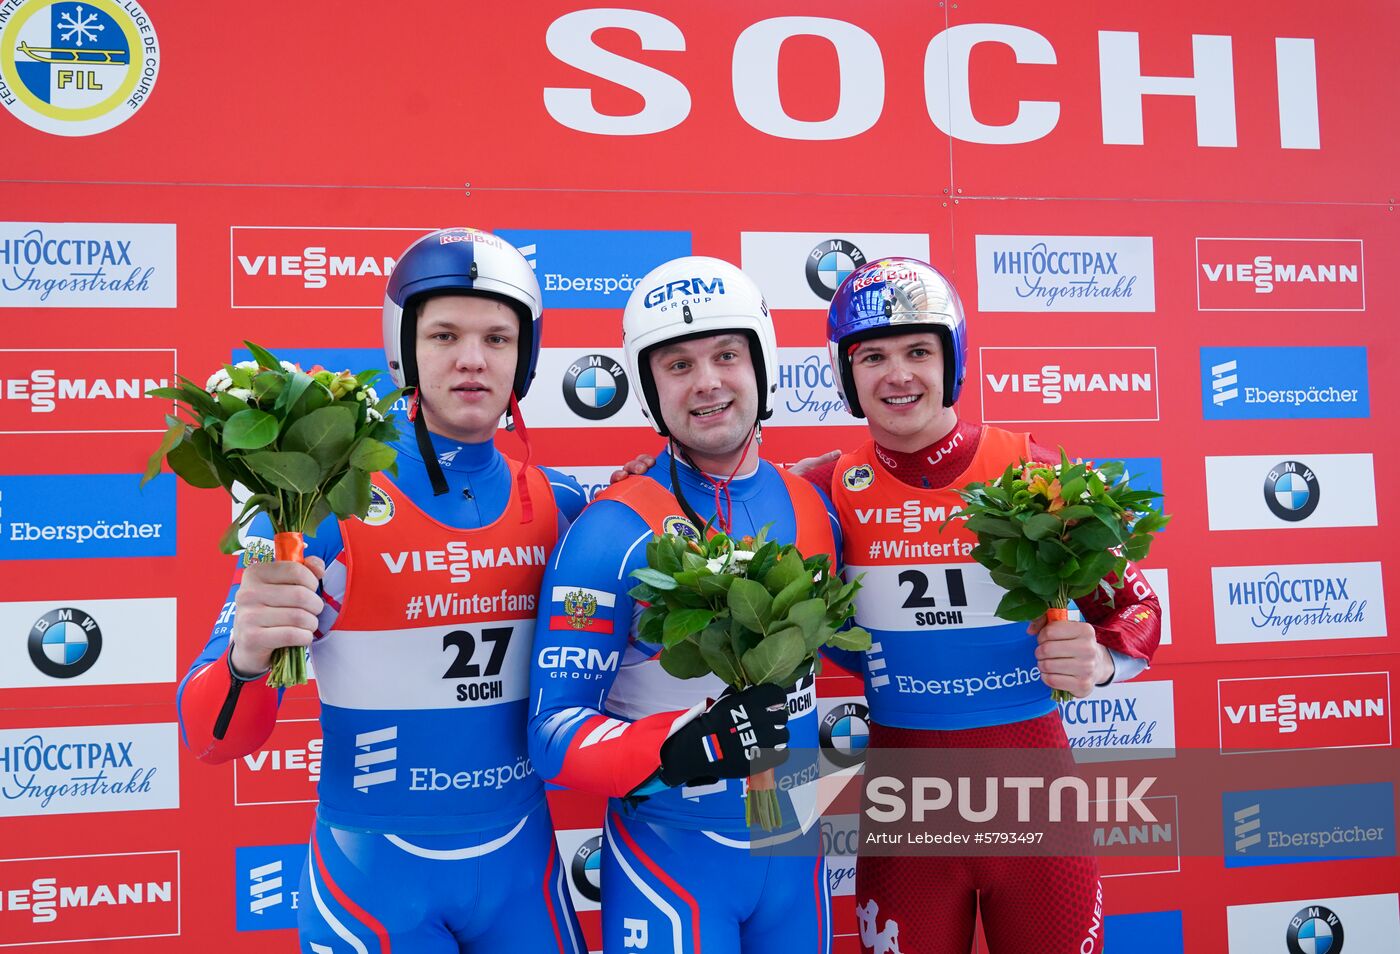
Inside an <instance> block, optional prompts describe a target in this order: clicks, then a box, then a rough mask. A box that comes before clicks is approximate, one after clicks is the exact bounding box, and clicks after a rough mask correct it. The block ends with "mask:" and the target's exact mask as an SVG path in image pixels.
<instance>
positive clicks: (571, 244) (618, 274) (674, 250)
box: [495, 229, 690, 311]
mask: <svg viewBox="0 0 1400 954" xmlns="http://www.w3.org/2000/svg"><path fill="white" fill-rule="evenodd" d="M495 234H496V235H497V236H499V237H500V238H502V239H504V240H505V241H507V242H509V243H510V244H512V245H514V246H515V247H516V248H518V249H519V250H520V253H521V254H522V255H524V256H525V260H526V261H528V262H529V263H530V267H531V268H533V269H534V270H535V280H536V281H538V282H539V284H540V296H541V298H543V300H544V307H545V308H616V309H618V310H619V311H620V310H621V309H622V307H623V306H624V305H626V304H627V296H628V295H630V294H631V293H632V290H633V289H634V288H636V287H637V283H638V282H640V281H641V280H642V278H643V277H644V276H645V275H646V273H647V272H649V271H651V270H652V269H653V268H655V267H656V266H658V265H660V264H662V263H663V262H668V261H670V260H671V259H673V258H681V257H683V256H685V255H689V254H690V233H689V232H640V231H624V230H609V231H594V230H591V229H497V230H496V232H495Z"/></svg>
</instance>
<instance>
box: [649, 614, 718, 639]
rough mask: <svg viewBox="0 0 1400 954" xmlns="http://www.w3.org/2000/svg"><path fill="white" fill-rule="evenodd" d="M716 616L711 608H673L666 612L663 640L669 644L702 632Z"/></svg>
mask: <svg viewBox="0 0 1400 954" xmlns="http://www.w3.org/2000/svg"><path fill="white" fill-rule="evenodd" d="M714 618H715V612H714V610H711V609H683V610H672V611H671V612H670V613H667V614H666V622H665V624H664V625H663V626H662V628H661V642H662V643H663V644H665V645H667V646H674V645H675V644H676V643H678V642H680V641H681V640H683V639H685V638H686V637H687V636H693V635H694V634H695V633H698V632H700V630H702V629H704V628H705V627H706V626H709V625H710V622H711V621H712V620H713V619H714Z"/></svg>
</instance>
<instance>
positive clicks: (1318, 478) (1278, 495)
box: [1206, 453, 1376, 530]
mask: <svg viewBox="0 0 1400 954" xmlns="http://www.w3.org/2000/svg"><path fill="white" fill-rule="evenodd" d="M1206 510H1207V513H1208V516H1209V522H1210V529H1212V530H1282V529H1299V528H1302V529H1306V528H1309V527H1374V526H1375V525H1376V477H1375V463H1374V460H1373V459H1372V455H1370V454H1308V455H1306V456H1304V455H1302V454H1296V455H1295V454H1287V453H1282V454H1277V455H1272V454H1270V455H1262V454H1261V455H1254V456H1248V457H1207V458H1206Z"/></svg>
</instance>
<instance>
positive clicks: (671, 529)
mask: <svg viewBox="0 0 1400 954" xmlns="http://www.w3.org/2000/svg"><path fill="white" fill-rule="evenodd" d="M661 532H662V533H670V534H673V535H675V536H678V537H680V538H681V539H682V540H699V539H700V531H699V530H697V529H695V524H693V523H691V522H690V521H689V520H687V519H685V517H682V516H681V515H680V514H672V515H671V516H669V517H667V518H666V519H665V520H663V521H661Z"/></svg>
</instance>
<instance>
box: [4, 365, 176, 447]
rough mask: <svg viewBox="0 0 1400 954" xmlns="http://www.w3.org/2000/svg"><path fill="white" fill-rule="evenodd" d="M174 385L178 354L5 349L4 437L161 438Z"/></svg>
mask: <svg viewBox="0 0 1400 954" xmlns="http://www.w3.org/2000/svg"><path fill="white" fill-rule="evenodd" d="M174 381H175V350H174V349H173V348H161V349H150V350H143V349H136V348H92V349H68V348H60V349H43V350H41V349H37V348H5V349H0V434H103V433H106V434H123V433H156V432H160V431H163V430H164V429H165V428H164V426H163V423H164V422H163V421H162V420H161V414H162V413H166V412H168V411H169V410H170V402H169V401H160V400H156V399H154V398H148V397H146V391H147V390H149V389H151V388H165V387H170V385H171V384H172V383H173V382H174Z"/></svg>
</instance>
